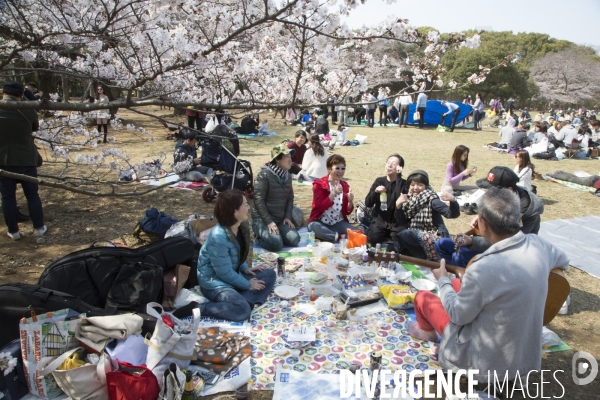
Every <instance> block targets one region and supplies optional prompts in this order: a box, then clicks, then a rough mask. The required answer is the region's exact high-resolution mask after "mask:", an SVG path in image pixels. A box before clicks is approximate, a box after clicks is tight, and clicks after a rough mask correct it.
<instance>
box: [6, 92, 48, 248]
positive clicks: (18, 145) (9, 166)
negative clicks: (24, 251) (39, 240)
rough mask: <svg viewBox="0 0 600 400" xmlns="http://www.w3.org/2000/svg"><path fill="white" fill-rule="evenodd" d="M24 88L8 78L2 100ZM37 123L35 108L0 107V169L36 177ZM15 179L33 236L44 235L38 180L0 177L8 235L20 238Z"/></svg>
mask: <svg viewBox="0 0 600 400" xmlns="http://www.w3.org/2000/svg"><path fill="white" fill-rule="evenodd" d="M23 92H24V87H23V85H22V84H20V83H19V82H11V81H8V82H6V83H5V84H4V88H3V90H2V93H3V96H2V101H3V102H5V103H8V102H17V101H21V99H22V98H23ZM39 126H40V125H39V122H38V116H37V113H36V112H35V111H34V110H0V169H2V170H4V171H6V172H12V173H15V174H21V175H27V176H31V177H33V178H37V166H38V165H41V162H40V161H41V157H40V155H39V154H38V152H37V149H36V147H35V143H34V141H33V135H32V132H34V131H37V130H38V129H39ZM17 183H20V184H21V188H22V189H23V193H25V197H26V198H27V207H28V209H29V216H30V217H31V221H32V222H33V229H34V233H35V235H36V236H43V235H44V234H45V233H46V231H47V228H46V226H45V225H44V211H43V209H42V200H41V199H40V196H39V194H38V185H37V183H31V182H27V181H24V180H17V179H14V178H4V177H0V193H1V194H2V214H4V222H6V226H7V228H8V232H7V233H8V236H9V237H10V238H11V239H12V240H19V239H21V233H20V232H19V224H18V210H17V198H16V191H17Z"/></svg>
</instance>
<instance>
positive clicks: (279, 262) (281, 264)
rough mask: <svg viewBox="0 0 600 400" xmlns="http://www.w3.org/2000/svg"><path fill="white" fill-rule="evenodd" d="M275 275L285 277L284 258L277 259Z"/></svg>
mask: <svg viewBox="0 0 600 400" xmlns="http://www.w3.org/2000/svg"><path fill="white" fill-rule="evenodd" d="M277 275H279V276H285V258H283V257H277Z"/></svg>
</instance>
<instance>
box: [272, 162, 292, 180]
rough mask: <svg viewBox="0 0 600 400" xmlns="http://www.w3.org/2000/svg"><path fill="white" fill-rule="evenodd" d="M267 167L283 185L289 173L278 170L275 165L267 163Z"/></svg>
mask: <svg viewBox="0 0 600 400" xmlns="http://www.w3.org/2000/svg"><path fill="white" fill-rule="evenodd" d="M267 167H269V169H270V170H271V171H273V173H275V175H277V176H278V177H279V179H281V183H285V182H286V181H287V180H288V176H289V175H290V173H289V172H287V171H286V170H284V169H281V168H279V167H278V166H277V164H273V163H267Z"/></svg>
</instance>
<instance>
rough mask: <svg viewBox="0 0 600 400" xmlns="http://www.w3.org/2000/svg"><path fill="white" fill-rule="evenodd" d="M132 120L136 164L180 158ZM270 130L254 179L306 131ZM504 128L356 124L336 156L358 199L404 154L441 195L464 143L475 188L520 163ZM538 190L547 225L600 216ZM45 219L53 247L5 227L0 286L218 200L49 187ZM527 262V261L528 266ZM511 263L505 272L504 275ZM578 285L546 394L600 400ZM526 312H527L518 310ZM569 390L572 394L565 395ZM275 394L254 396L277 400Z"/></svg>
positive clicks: (595, 324)
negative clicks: (583, 371) (581, 367)
mask: <svg viewBox="0 0 600 400" xmlns="http://www.w3.org/2000/svg"><path fill="white" fill-rule="evenodd" d="M145 111H147V112H152V113H156V114H159V115H164V116H165V117H167V118H168V119H170V120H175V121H176V120H179V121H182V122H183V118H184V117H174V116H172V115H171V114H169V111H166V110H159V109H158V108H151V109H148V110H145ZM119 114H120V115H121V117H122V118H123V120H124V122H125V123H126V124H127V123H132V124H135V125H136V126H143V127H144V128H146V129H149V130H151V131H152V132H153V133H154V137H156V138H157V140H156V142H149V141H140V140H139V139H138V138H137V137H136V136H134V135H132V134H131V133H129V132H127V131H120V132H116V133H114V134H115V136H116V137H117V143H116V144H114V145H108V146H109V147H120V148H121V149H123V150H125V151H126V152H127V153H128V155H129V157H130V158H131V159H132V161H134V162H140V161H142V160H145V161H151V160H153V159H155V158H158V157H159V155H160V154H161V153H165V154H166V160H167V163H170V162H171V160H172V152H173V147H174V142H173V141H167V140H164V138H165V136H166V133H165V132H164V129H163V128H162V126H161V125H160V124H158V123H157V121H156V120H152V119H151V118H149V117H146V116H142V115H139V114H135V113H133V112H131V111H126V110H121V111H120V113H119ZM268 117H269V127H270V130H274V131H276V132H277V135H276V136H272V137H265V138H255V139H250V140H241V142H240V147H241V149H242V154H241V156H240V157H242V158H244V159H248V160H249V161H250V162H251V163H252V168H253V170H254V173H257V172H258V171H259V168H260V165H262V164H264V163H265V162H266V161H267V160H268V158H269V152H270V149H271V147H272V146H273V145H274V144H276V143H279V142H281V141H282V140H283V139H291V138H293V135H294V132H295V131H296V130H297V129H299V128H298V127H291V126H283V124H282V121H283V120H282V119H279V118H278V119H273V118H272V115H269V116H268ZM497 132H498V131H497V130H496V129H490V128H484V130H483V131H482V132H475V131H470V130H462V129H457V130H456V131H455V132H453V133H439V132H436V131H434V130H433V129H425V130H418V129H415V128H398V127H391V126H390V127H387V128H385V127H381V128H380V127H377V128H373V129H368V128H365V127H351V129H350V132H349V133H348V138H349V139H353V138H354V135H355V134H357V133H358V134H361V135H366V136H368V139H367V143H366V144H365V145H364V146H359V147H342V148H336V149H335V151H334V152H335V153H337V154H341V155H343V156H344V157H345V158H346V161H347V167H348V169H347V171H346V177H347V181H348V183H349V184H350V186H351V187H352V189H353V191H354V193H355V195H356V198H357V199H361V198H364V196H365V195H366V193H367V192H368V190H369V188H370V186H371V184H372V183H373V181H374V180H375V178H376V177H378V176H382V175H383V174H384V173H383V168H384V164H385V161H386V159H387V156H388V155H389V154H392V153H396V152H397V153H400V154H401V155H402V156H403V157H404V159H405V161H406V166H405V171H406V172H405V175H407V173H408V172H410V171H412V170H414V169H424V170H426V171H427V172H428V173H429V176H430V181H431V183H432V186H433V187H434V188H435V189H437V190H439V188H440V186H441V184H442V181H443V178H444V175H445V167H446V164H447V162H448V161H449V160H450V157H451V155H452V151H453V149H454V147H456V146H457V145H458V144H464V145H466V146H468V147H469V148H470V149H471V152H470V155H469V160H470V165H471V166H473V165H476V166H477V167H478V172H477V174H476V177H475V178H473V179H471V180H468V181H466V182H465V183H466V184H471V183H472V184H474V180H475V179H478V178H480V177H483V176H485V173H486V172H487V171H489V169H490V168H491V167H493V166H496V165H505V166H509V167H511V168H512V167H513V166H514V159H513V158H512V156H510V155H507V154H500V153H497V152H495V151H490V150H487V149H485V148H483V147H482V146H483V145H484V144H485V143H487V142H492V141H495V140H497V138H498V134H497ZM52 168H56V167H55V166H52V164H51V163H46V164H45V165H44V166H43V167H41V168H40V173H48V171H50V170H52ZM559 169H561V170H564V171H568V172H574V171H576V170H583V171H586V172H588V173H590V174H598V173H599V171H600V162H599V161H598V160H593V161H583V160H569V161H555V162H553V161H536V171H538V172H540V173H548V172H553V171H555V170H559ZM534 184H535V185H537V187H538V193H539V195H540V196H541V198H542V199H543V200H544V203H545V212H544V214H543V215H542V220H543V221H545V220H552V219H557V218H573V217H580V216H586V215H590V214H597V213H598V209H599V202H600V199H599V198H598V197H595V196H592V195H591V194H589V193H586V192H580V191H576V190H573V189H570V188H567V187H564V186H561V185H557V184H554V183H552V182H548V181H538V180H535V181H534ZM294 191H295V197H296V204H298V205H299V206H300V207H301V208H302V209H303V211H304V212H305V215H308V213H309V212H310V207H311V200H312V193H311V188H310V187H308V186H294ZM40 193H41V197H42V203H43V205H44V213H45V216H46V221H47V225H48V233H47V236H46V239H45V243H44V244H38V243H36V240H35V237H34V235H33V230H32V227H31V223H27V222H26V223H22V224H21V233H22V234H24V237H23V239H21V240H20V241H17V242H13V241H12V240H10V239H9V238H8V237H7V235H6V226H5V225H4V224H3V223H1V224H0V243H1V245H0V283H7V282H28V283H35V282H37V279H38V277H39V275H40V273H41V272H42V271H43V269H44V268H45V267H46V266H47V265H49V264H50V263H51V262H52V261H54V260H56V259H58V258H60V257H62V256H64V255H66V254H68V253H71V252H73V251H75V250H79V249H82V248H86V247H88V246H90V245H91V244H92V243H94V242H106V241H115V240H117V241H121V242H123V243H126V244H127V245H130V246H136V240H135V239H134V238H133V236H132V235H131V234H132V232H133V229H134V226H135V225H136V223H137V222H138V221H139V220H140V219H141V217H142V216H143V212H144V210H146V209H147V208H150V207H157V208H158V209H159V210H161V211H165V212H166V213H167V214H169V215H171V216H173V217H177V218H179V219H182V218H185V217H186V216H187V215H190V214H212V208H213V204H210V203H205V202H204V201H202V199H201V197H200V193H199V192H193V191H185V190H176V189H161V190H159V191H156V192H153V193H151V194H148V195H145V196H142V197H128V198H111V197H88V196H85V195H79V194H74V193H70V192H66V191H62V190H57V189H49V188H44V187H41V188H40ZM19 196H20V197H19V198H18V201H19V204H21V205H22V207H24V208H23V210H26V207H25V199H24V197H23V196H22V194H19ZM471 218H472V217H471V216H468V215H461V216H460V217H459V218H458V219H455V220H446V225H447V226H448V228H449V230H450V231H451V232H452V233H456V232H460V231H464V230H466V229H467V227H468V226H469V222H470V220H471ZM524 262H526V260H524ZM501 268H502V266H498V269H499V270H501ZM567 277H568V279H569V282H570V284H571V288H572V289H571V307H570V309H569V314H568V315H566V316H559V317H557V318H556V319H555V320H554V321H553V322H552V323H551V324H550V325H549V328H550V329H552V330H553V331H555V332H556V333H557V334H558V335H559V336H560V337H561V338H562V339H563V340H564V341H565V342H566V343H567V344H568V345H569V346H570V347H571V348H572V349H573V350H571V351H567V352H561V353H550V354H545V355H544V357H543V362H542V368H543V369H544V370H551V371H558V370H563V372H557V375H556V376H557V378H558V379H559V381H560V383H561V385H562V386H561V385H559V384H558V383H556V381H555V380H554V379H548V378H547V376H546V375H545V376H544V381H550V383H545V384H544V393H543V394H544V396H550V397H562V398H565V399H598V398H600V378H596V379H595V381H594V382H593V383H591V384H589V385H586V386H577V385H575V384H574V383H573V380H572V379H571V371H572V362H571V361H572V357H573V354H574V353H575V352H577V351H585V352H588V353H590V354H592V355H593V356H594V357H595V358H596V359H598V358H600V342H599V341H598V340H597V333H598V332H600V318H599V317H600V314H599V312H598V311H599V310H600V297H599V296H600V286H599V285H598V280H597V279H595V278H593V277H591V276H590V275H588V274H586V273H584V272H582V271H580V270H577V269H574V268H571V269H570V271H569V272H568V273H567ZM515 312H518V310H515ZM530 388H531V389H530V394H529V395H524V396H522V395H520V394H518V393H516V395H515V397H514V398H533V397H538V398H540V397H541V396H540V395H537V396H534V392H533V389H534V388H533V387H532V386H531V385H530ZM563 392H564V395H562V396H561V394H562V393H563ZM270 397H271V392H261V393H253V396H252V398H254V399H256V398H260V399H264V398H270Z"/></svg>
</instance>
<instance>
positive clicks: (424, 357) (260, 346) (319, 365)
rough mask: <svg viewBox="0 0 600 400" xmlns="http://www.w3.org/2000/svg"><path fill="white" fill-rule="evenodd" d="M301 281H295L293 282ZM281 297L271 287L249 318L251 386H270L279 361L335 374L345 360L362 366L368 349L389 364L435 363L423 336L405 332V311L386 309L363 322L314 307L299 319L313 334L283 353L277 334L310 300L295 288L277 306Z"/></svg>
mask: <svg viewBox="0 0 600 400" xmlns="http://www.w3.org/2000/svg"><path fill="white" fill-rule="evenodd" d="M296 285H297V286H300V284H296ZM280 302H281V300H280V299H279V297H277V296H276V295H275V294H274V293H271V295H270V297H269V298H268V300H267V302H266V303H265V305H264V306H263V307H262V308H261V309H259V310H256V312H253V314H252V317H251V324H252V334H251V335H252V339H251V344H252V359H251V368H252V379H253V381H254V386H253V389H254V390H272V389H273V388H274V385H275V382H274V380H273V378H274V374H275V368H276V365H277V364H278V363H280V364H282V365H283V367H284V368H286V369H292V370H294V371H299V372H306V373H314V374H336V373H339V370H341V369H348V368H349V366H350V363H358V364H360V365H362V366H363V367H367V366H368V365H369V362H370V357H369V354H370V352H372V351H377V352H380V353H381V355H382V364H383V365H384V366H387V367H388V369H390V370H395V369H405V370H406V371H407V372H410V371H412V370H413V369H415V368H419V369H421V370H426V369H430V368H431V369H439V368H440V366H439V364H438V363H437V357H436V355H434V354H432V353H431V351H430V350H429V345H428V344H427V343H426V342H421V341H415V340H414V339H413V338H412V337H410V336H409V335H408V332H407V331H406V329H405V327H404V324H405V322H406V321H407V320H409V319H410V318H409V317H408V315H407V314H406V313H405V312H404V311H394V310H390V309H388V310H386V311H385V312H379V313H376V314H373V315H371V316H370V317H368V324H367V325H362V324H360V323H356V322H351V321H347V320H337V319H336V318H335V316H334V315H332V313H331V312H330V311H316V313H314V314H312V315H309V316H308V318H306V319H305V320H304V322H303V324H304V323H306V324H309V325H311V326H314V327H316V328H317V336H316V337H317V340H316V341H314V342H312V343H311V344H310V345H309V346H307V347H304V348H302V349H300V350H299V354H298V355H297V356H296V355H295V354H293V351H291V352H288V353H287V354H282V355H280V354H281V353H282V350H284V349H286V345H285V342H284V341H283V339H282V338H281V335H282V334H283V335H286V334H287V329H288V326H289V325H290V324H292V323H300V322H302V320H301V319H300V318H298V317H294V314H295V313H296V312H297V309H298V307H299V306H301V307H302V305H305V306H306V305H310V304H311V302H310V299H309V296H307V295H305V294H304V290H303V289H302V288H301V289H300V294H299V295H298V296H297V297H295V298H294V301H289V304H288V306H287V307H286V308H282V307H281V304H280Z"/></svg>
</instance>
